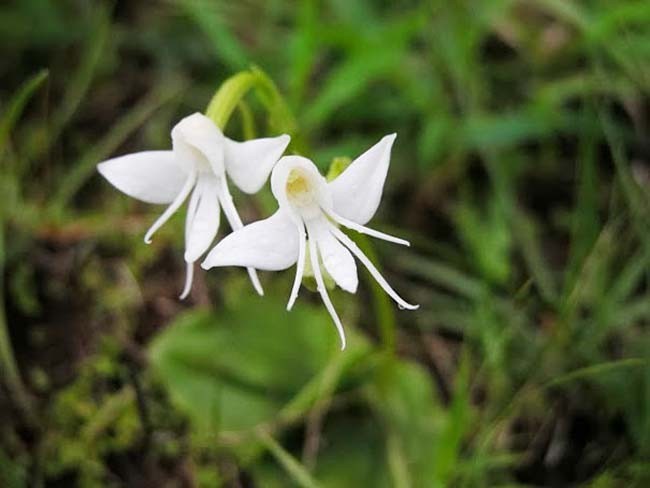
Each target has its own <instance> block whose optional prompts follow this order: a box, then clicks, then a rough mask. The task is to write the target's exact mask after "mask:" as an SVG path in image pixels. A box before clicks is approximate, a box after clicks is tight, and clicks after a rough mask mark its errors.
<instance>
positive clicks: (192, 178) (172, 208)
mask: <svg viewBox="0 0 650 488" xmlns="http://www.w3.org/2000/svg"><path fill="white" fill-rule="evenodd" d="M195 183H196V170H192V172H191V173H190V174H189V176H188V177H187V180H185V184H184V185H183V188H182V189H181V191H180V193H179V194H178V195H177V196H176V198H174V201H173V202H172V203H170V204H169V207H167V208H166V209H165V211H164V212H163V213H162V215H161V216H160V217H158V219H156V221H155V222H154V223H153V225H152V226H151V227H149V230H148V231H147V233H146V234H145V236H144V242H146V243H147V244H151V237H152V236H153V234H154V233H155V232H156V231H157V230H158V229H160V228H161V227H162V226H163V225H164V224H165V222H167V221H168V220H169V218H170V217H171V216H172V215H174V213H175V212H176V210H178V207H180V206H181V205H182V204H183V202H184V201H185V199H186V198H187V196H188V195H189V194H190V192H191V191H192V188H194V184H195Z"/></svg>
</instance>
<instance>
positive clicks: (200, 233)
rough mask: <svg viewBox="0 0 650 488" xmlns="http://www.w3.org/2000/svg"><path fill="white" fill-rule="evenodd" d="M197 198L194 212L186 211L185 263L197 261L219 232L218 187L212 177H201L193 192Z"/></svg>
mask: <svg viewBox="0 0 650 488" xmlns="http://www.w3.org/2000/svg"><path fill="white" fill-rule="evenodd" d="M194 192H195V194H196V195H197V197H198V202H197V206H196V211H195V212H194V213H193V214H190V213H189V211H188V215H187V218H188V227H187V242H186V243H185V261H187V262H188V263H193V262H194V261H196V260H197V259H199V258H200V257H201V256H202V255H203V253H205V251H207V250H208V248H209V247H210V244H212V241H213V240H214V238H215V236H216V235H217V230H219V216H220V213H221V212H220V209H219V194H218V192H219V187H218V181H217V179H216V178H215V177H214V176H212V175H206V174H204V175H201V176H200V177H199V180H198V182H197V184H196V189H195V190H194Z"/></svg>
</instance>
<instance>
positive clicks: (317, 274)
mask: <svg viewBox="0 0 650 488" xmlns="http://www.w3.org/2000/svg"><path fill="white" fill-rule="evenodd" d="M309 258H310V259H311V267H312V269H313V270H314V278H315V279H316V288H317V289H318V293H319V294H320V297H321V300H323V303H324V304H325V308H326V309H327V311H328V312H329V314H330V317H332V321H333V322H334V325H335V326H336V330H337V332H338V333H339V337H340V339H341V351H342V350H343V349H345V330H344V329H343V324H342V323H341V319H340V318H339V315H338V314H337V313H336V309H335V308H334V305H332V300H330V296H329V295H328V294H327V287H326V286H325V281H324V280H323V275H322V274H321V271H320V265H319V264H318V250H317V248H316V244H315V243H314V241H313V240H312V239H310V240H309Z"/></svg>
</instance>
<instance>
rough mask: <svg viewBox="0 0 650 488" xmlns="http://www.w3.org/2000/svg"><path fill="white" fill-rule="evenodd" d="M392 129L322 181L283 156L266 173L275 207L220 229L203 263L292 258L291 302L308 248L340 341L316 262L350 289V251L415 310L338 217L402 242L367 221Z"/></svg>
mask: <svg viewBox="0 0 650 488" xmlns="http://www.w3.org/2000/svg"><path fill="white" fill-rule="evenodd" d="M395 137H396V136H395V134H392V135H388V136H386V137H384V138H383V139H381V141H379V142H378V143H377V144H375V145H374V146H373V147H371V148H370V149H369V150H368V151H366V152H365V153H363V154H362V155H361V156H359V157H358V158H357V159H356V160H354V161H353V162H352V163H351V164H350V165H349V166H348V167H347V168H346V169H345V171H343V172H342V173H341V174H340V175H339V176H338V177H337V178H336V179H335V180H334V181H332V182H330V183H328V182H327V181H326V179H325V178H324V177H323V176H322V175H321V174H320V173H319V172H318V169H317V168H316V166H315V165H314V163H312V162H311V161H310V160H309V159H306V158H304V157H301V156H285V157H283V158H281V159H280V161H278V163H277V164H276V165H275V168H274V169H273V173H272V175H271V189H272V191H273V195H274V196H275V198H276V199H277V201H278V204H279V209H278V210H277V211H276V213H275V214H273V215H272V216H271V217H269V218H267V219H265V220H261V221H258V222H254V223H252V224H249V225H247V226H245V227H244V228H242V229H239V230H237V231H235V232H233V233H232V234H230V235H228V236H226V237H225V238H224V239H223V240H222V241H221V242H219V244H217V246H216V247H215V248H214V249H213V250H212V251H210V253H209V254H208V256H207V257H206V259H205V260H204V261H203V263H202V264H201V266H202V267H203V268H204V269H210V268H212V267H215V266H247V267H253V268H256V269H260V270H267V271H279V270H283V269H287V268H289V267H291V266H293V265H294V264H296V276H295V280H294V283H293V288H292V290H291V295H290V297H289V302H288V304H287V310H291V308H292V306H293V304H294V303H295V301H296V298H297V297H298V290H299V289H300V284H301V282H302V278H303V274H304V272H305V260H306V258H307V256H308V257H309V259H310V264H311V267H312V270H313V273H314V277H315V279H316V284H317V288H318V292H319V293H320V296H321V299H322V300H323V303H324V304H325V307H326V308H327V311H328V312H329V314H330V316H331V317H332V320H333V321H334V324H335V325H336V328H337V331H338V333H339V336H340V338H341V349H344V348H345V332H344V330H343V325H342V324H341V320H340V319H339V316H338V315H337V313H336V310H335V309H334V306H333V305H332V302H331V300H330V297H329V295H328V293H327V288H326V287H325V283H324V279H323V272H322V271H321V266H320V264H321V263H322V265H323V267H324V269H325V271H326V272H327V273H329V275H330V276H331V277H332V279H333V280H334V282H335V283H336V284H337V285H338V286H339V287H341V288H342V289H344V290H345V291H348V292H350V293H355V292H356V290H357V286H358V276H357V267H356V264H355V261H354V258H353V256H355V257H356V258H357V259H358V260H359V261H361V263H362V264H363V265H364V266H365V267H366V268H367V269H368V271H369V272H370V274H371V275H372V277H373V278H374V279H375V280H376V281H377V283H379V285H380V286H381V287H382V288H383V289H384V291H385V292H386V293H387V294H388V295H389V296H390V297H391V298H392V299H393V300H394V301H395V302H397V304H398V305H399V306H400V307H401V308H407V309H411V310H414V309H416V308H418V306H417V305H411V304H410V303H407V302H406V301H404V299H402V298H401V297H400V296H399V295H398V294H397V293H396V292H395V290H393V288H391V286H390V285H389V284H388V283H387V282H386V280H385V279H384V277H383V276H382V275H381V274H380V273H379V271H378V270H377V268H376V267H375V266H374V265H373V264H372V262H371V261H370V260H369V259H368V257H367V256H366V255H365V254H364V253H363V252H362V251H361V250H360V249H359V248H358V247H357V245H356V244H355V243H354V242H353V241H352V239H350V238H349V237H348V236H347V235H346V234H345V233H344V232H343V231H341V230H340V229H339V227H338V226H339V225H341V226H343V227H347V228H349V229H353V230H355V231H357V232H361V233H363V234H367V235H369V236H372V237H376V238H379V239H383V240H386V241H390V242H394V243H397V244H402V245H406V246H408V245H409V243H408V241H405V240H404V239H400V238H397V237H393V236H390V235H388V234H384V233H383V232H379V231H376V230H373V229H370V228H368V227H365V224H366V223H367V222H368V221H369V220H370V219H371V218H372V216H373V215H374V214H375V212H376V210H377V207H378V206H379V201H380V199H381V194H382V190H383V187H384V182H385V180H386V174H387V172H388V165H389V162H390V151H391V147H392V145H393V142H394V141H395Z"/></svg>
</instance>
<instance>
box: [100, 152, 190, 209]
mask: <svg viewBox="0 0 650 488" xmlns="http://www.w3.org/2000/svg"><path fill="white" fill-rule="evenodd" d="M97 170H98V171H99V172H100V174H101V175H102V176H103V177H104V178H106V179H107V180H108V181H109V183H110V184H111V185H113V186H114V187H115V188H117V189H118V190H120V191H121V192H123V193H126V194H127V195H129V196H130V197H133V198H137V199H138V200H142V201H143V202H147V203H158V204H163V203H171V202H172V201H173V200H174V198H175V197H176V195H178V194H179V193H180V191H181V189H182V188H183V183H185V180H187V171H185V170H184V169H183V168H182V167H181V166H180V165H179V164H178V161H176V158H175V157H174V153H173V152H172V151H143V152H137V153H134V154H127V155H125V156H120V157H117V158H113V159H109V160H107V161H104V162H103V163H99V164H98V165H97Z"/></svg>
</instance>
